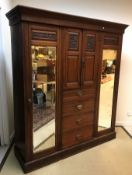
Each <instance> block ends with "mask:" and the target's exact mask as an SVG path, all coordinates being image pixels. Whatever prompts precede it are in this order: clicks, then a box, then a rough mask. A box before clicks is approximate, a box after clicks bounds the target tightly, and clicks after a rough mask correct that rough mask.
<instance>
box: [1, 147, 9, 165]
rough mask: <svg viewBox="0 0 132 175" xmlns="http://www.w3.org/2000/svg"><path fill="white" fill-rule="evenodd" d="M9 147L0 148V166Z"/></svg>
mask: <svg viewBox="0 0 132 175" xmlns="http://www.w3.org/2000/svg"><path fill="white" fill-rule="evenodd" d="M8 148H9V146H0V164H1V162H2V160H3V157H4V156H5V154H6V152H7V150H8Z"/></svg>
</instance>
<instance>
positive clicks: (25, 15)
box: [6, 5, 129, 30]
mask: <svg viewBox="0 0 132 175" xmlns="http://www.w3.org/2000/svg"><path fill="white" fill-rule="evenodd" d="M31 16H34V17H35V16H37V17H38V16H40V17H42V16H43V17H46V18H53V19H58V20H68V21H72V22H80V23H89V24H92V25H106V26H110V27H111V25H112V27H113V28H114V27H117V28H122V29H123V30H125V28H126V27H128V26H129V25H127V24H122V23H116V22H111V21H105V20H99V19H93V18H87V17H82V16H77V15H72V14H66V13H60V12H54V11H50V10H44V9H38V8H33V7H27V6H21V5H17V6H16V7H14V8H13V9H11V10H10V11H9V12H8V13H6V17H7V18H8V19H9V21H10V25H14V24H16V23H18V22H19V21H29V22H30V21H31V22H32V20H30V17H31ZM13 20H14V21H16V22H13ZM35 22H37V21H35Z"/></svg>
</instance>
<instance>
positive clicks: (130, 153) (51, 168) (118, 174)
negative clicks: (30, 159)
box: [1, 127, 132, 175]
mask: <svg viewBox="0 0 132 175" xmlns="http://www.w3.org/2000/svg"><path fill="white" fill-rule="evenodd" d="M116 130H117V138H116V139H114V140H112V141H109V142H107V143H104V144H102V145H99V146H96V147H94V148H92V149H88V150H86V151H83V152H81V153H79V154H76V155H74V156H71V157H69V158H66V159H63V160H61V161H58V162H56V163H53V164H50V165H48V166H46V167H43V168H41V169H38V170H36V171H33V172H31V173H28V174H29V175H74V174H75V175H80V174H81V175H88V174H89V175H132V139H131V138H130V137H129V136H128V135H127V134H126V132H125V131H124V130H123V129H122V128H120V127H117V128H116ZM22 174H23V172H22V170H21V168H20V165H19V163H18V161H17V160H16V158H15V156H14V153H13V150H12V151H11V153H10V154H9V157H8V158H7V160H6V162H5V165H4V167H3V169H2V171H1V175H22Z"/></svg>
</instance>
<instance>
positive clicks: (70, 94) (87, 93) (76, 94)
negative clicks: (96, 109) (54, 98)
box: [63, 88, 95, 102]
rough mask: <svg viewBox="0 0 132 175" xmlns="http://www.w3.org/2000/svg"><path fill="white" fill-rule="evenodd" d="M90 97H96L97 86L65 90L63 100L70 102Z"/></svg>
mask: <svg viewBox="0 0 132 175" xmlns="http://www.w3.org/2000/svg"><path fill="white" fill-rule="evenodd" d="M89 98H95V88H89V89H88V90H87V89H76V90H71V91H64V93H63V102H70V101H73V100H86V99H89Z"/></svg>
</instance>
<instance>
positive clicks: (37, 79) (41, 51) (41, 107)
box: [31, 45, 56, 153]
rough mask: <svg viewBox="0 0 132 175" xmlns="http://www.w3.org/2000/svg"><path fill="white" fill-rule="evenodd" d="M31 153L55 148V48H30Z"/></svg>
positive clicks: (36, 46) (33, 46) (34, 46)
mask: <svg viewBox="0 0 132 175" xmlns="http://www.w3.org/2000/svg"><path fill="white" fill-rule="evenodd" d="M31 53H32V95H33V97H32V98H33V106H32V109H33V152H34V153H36V152H40V151H43V150H46V149H49V148H52V147H54V146H55V108H56V47H54V46H38V45H32V46H31Z"/></svg>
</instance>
